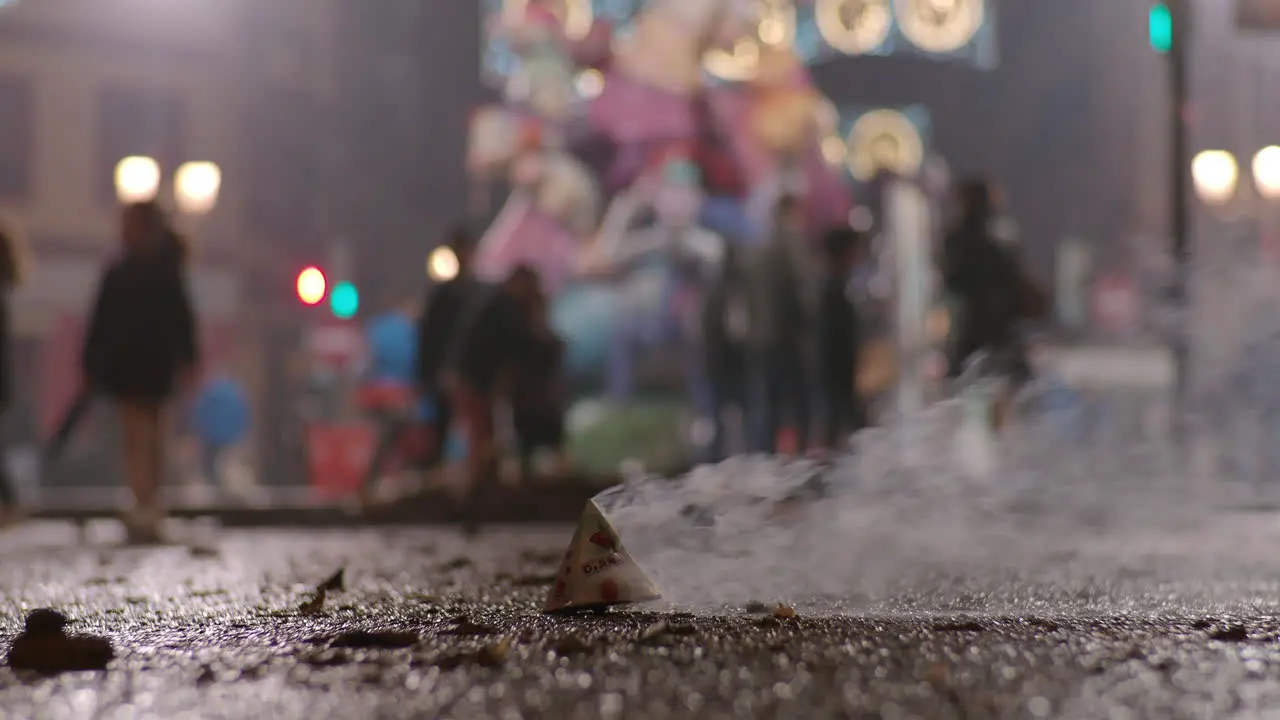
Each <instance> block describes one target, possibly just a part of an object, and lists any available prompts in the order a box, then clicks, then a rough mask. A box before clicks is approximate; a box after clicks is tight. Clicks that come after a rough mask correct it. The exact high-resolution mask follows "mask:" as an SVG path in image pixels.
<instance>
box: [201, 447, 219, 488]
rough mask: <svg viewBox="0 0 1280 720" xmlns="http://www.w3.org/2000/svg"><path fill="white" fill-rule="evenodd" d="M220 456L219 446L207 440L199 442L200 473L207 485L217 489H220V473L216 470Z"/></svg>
mask: <svg viewBox="0 0 1280 720" xmlns="http://www.w3.org/2000/svg"><path fill="white" fill-rule="evenodd" d="M221 458H222V448H221V447H219V446H217V445H211V444H209V443H207V442H202V443H200V475H201V476H203V479H204V481H205V483H206V484H207V485H209V487H212V488H214V489H215V490H218V491H221V490H222V478H221V473H220V472H219V471H218V470H219V460H220V459H221Z"/></svg>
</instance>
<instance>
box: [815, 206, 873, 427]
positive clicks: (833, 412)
mask: <svg viewBox="0 0 1280 720" xmlns="http://www.w3.org/2000/svg"><path fill="white" fill-rule="evenodd" d="M823 255H824V256H825V261H826V262H825V267H824V268H823V270H824V277H823V279H822V287H821V291H820V295H819V298H818V360H819V365H820V366H821V372H820V373H819V378H820V382H821V384H822V386H821V396H822V403H823V409H824V412H823V423H822V424H823V434H824V444H825V446H826V448H827V450H839V449H841V448H842V447H843V445H844V442H845V441H846V440H847V439H848V438H849V436H850V435H852V434H853V433H855V432H857V431H858V430H861V429H862V428H863V427H864V426H865V425H866V422H867V417H866V407H865V403H864V402H863V399H862V398H861V396H860V395H859V392H858V383H857V377H858V354H859V351H860V350H861V345H862V342H863V331H862V323H861V320H860V318H859V317H858V309H857V306H856V305H854V302H853V299H852V298H850V297H849V292H848V287H849V278H850V277H851V276H852V274H853V270H854V268H855V267H856V266H857V264H858V263H859V262H860V261H861V258H862V237H861V236H860V235H859V234H858V233H857V231H855V230H853V229H851V228H838V229H835V230H831V231H830V232H828V233H827V235H826V237H824V238H823Z"/></svg>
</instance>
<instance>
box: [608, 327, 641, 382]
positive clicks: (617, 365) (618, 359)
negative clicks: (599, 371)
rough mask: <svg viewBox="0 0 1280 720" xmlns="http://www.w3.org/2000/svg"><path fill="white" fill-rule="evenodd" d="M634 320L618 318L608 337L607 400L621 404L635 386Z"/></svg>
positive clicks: (635, 350)
mask: <svg viewBox="0 0 1280 720" xmlns="http://www.w3.org/2000/svg"><path fill="white" fill-rule="evenodd" d="M635 324H636V320H635V319H634V318H625V317H624V318H619V321H618V322H617V324H615V325H614V326H613V329H612V332H611V333H610V336H609V351H608V360H607V363H606V368H605V374H606V381H605V382H606V386H607V390H608V395H609V399H610V400H613V401H614V402H622V401H624V400H627V399H628V398H630V397H631V393H632V391H633V390H634V384H635V369H634V368H633V367H632V365H633V363H634V362H635V355H636V352H637V350H638V348H637V345H638V344H639V343H637V342H636V334H637V330H636V328H635Z"/></svg>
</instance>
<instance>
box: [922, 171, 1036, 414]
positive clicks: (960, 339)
mask: <svg viewBox="0 0 1280 720" xmlns="http://www.w3.org/2000/svg"><path fill="white" fill-rule="evenodd" d="M956 201H957V205H958V211H959V212H958V218H957V221H956V223H955V225H954V227H953V228H952V229H951V231H950V232H949V233H948V234H947V236H946V240H945V243H944V246H943V258H942V272H943V281H944V283H945V285H946V290H947V292H948V293H949V294H950V295H951V297H952V299H953V300H954V301H955V303H956V305H957V318H956V322H955V323H953V328H954V334H953V337H952V342H951V347H950V353H949V357H948V372H949V375H950V377H951V378H953V379H956V378H960V377H961V376H962V375H964V373H965V372H966V369H967V368H968V366H969V365H970V364H971V363H973V362H975V361H977V362H981V363H983V364H982V366H981V367H980V368H979V370H980V373H979V374H980V375H984V376H991V377H994V378H996V379H998V380H1001V381H1003V382H1004V384H1005V388H1004V389H1003V390H1002V391H1001V392H1000V394H999V396H998V398H997V401H996V403H995V404H994V405H993V407H992V418H991V420H992V424H993V426H994V427H996V428H997V429H998V428H999V427H1000V425H1001V423H1002V420H1003V415H1004V410H1005V407H1006V406H1007V404H1008V402H1009V401H1010V399H1011V398H1012V395H1013V392H1014V391H1016V389H1017V388H1018V387H1020V386H1021V385H1022V384H1023V383H1025V382H1026V381H1028V380H1029V379H1030V378H1031V366H1030V362H1029V361H1028V358H1027V351H1026V345H1025V342H1024V338H1023V335H1022V323H1023V322H1024V321H1025V320H1028V319H1031V318H1032V317H1034V316H1036V315H1037V314H1039V313H1040V312H1041V310H1043V307H1044V305H1045V303H1044V302H1043V295H1042V293H1040V292H1039V290H1038V288H1036V287H1035V285H1034V284H1033V283H1031V282H1030V280H1029V279H1028V277H1027V275H1026V273H1025V272H1024V270H1023V268H1022V266H1021V264H1020V263H1019V261H1018V258H1017V256H1016V255H1015V254H1014V252H1013V250H1012V249H1011V248H1009V247H1007V246H1006V245H1005V244H1003V243H1001V242H1000V241H999V240H998V239H997V238H996V236H995V232H994V230H995V228H994V225H995V221H996V219H997V207H996V198H995V193H994V191H993V189H992V187H991V185H990V184H989V183H988V182H987V181H985V180H982V179H971V180H968V181H966V182H964V183H962V184H961V185H960V187H959V189H958V192H957V196H956Z"/></svg>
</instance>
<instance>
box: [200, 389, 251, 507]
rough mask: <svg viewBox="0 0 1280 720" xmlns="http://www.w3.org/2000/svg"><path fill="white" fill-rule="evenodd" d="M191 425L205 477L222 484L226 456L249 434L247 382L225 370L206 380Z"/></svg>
mask: <svg viewBox="0 0 1280 720" xmlns="http://www.w3.org/2000/svg"><path fill="white" fill-rule="evenodd" d="M191 427H192V429H193V430H194V431H195V434H196V437H197V438H198V439H199V440H200V470H201V472H202V473H203V475H204V477H205V480H207V481H209V482H210V483H212V484H213V485H214V486H215V487H221V486H222V485H223V483H222V477H221V473H220V472H219V467H220V462H221V460H222V457H223V456H224V455H225V454H226V452H227V450H228V449H230V448H233V447H235V446H236V445H239V444H240V443H241V442H243V441H244V440H245V438H246V437H247V436H248V434H249V400H248V396H247V393H246V392H245V389H244V386H243V385H241V384H240V382H239V381H238V380H236V379H234V378H232V377H231V376H229V375H223V374H219V375H214V376H212V377H210V378H209V379H208V380H206V381H205V382H204V384H203V385H202V386H201V387H200V390H199V392H198V393H197V395H196V398H195V403H194V405H193V407H192V412H191Z"/></svg>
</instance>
